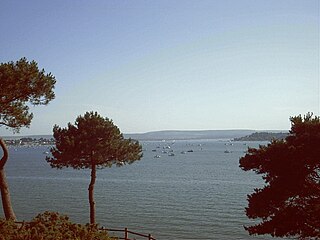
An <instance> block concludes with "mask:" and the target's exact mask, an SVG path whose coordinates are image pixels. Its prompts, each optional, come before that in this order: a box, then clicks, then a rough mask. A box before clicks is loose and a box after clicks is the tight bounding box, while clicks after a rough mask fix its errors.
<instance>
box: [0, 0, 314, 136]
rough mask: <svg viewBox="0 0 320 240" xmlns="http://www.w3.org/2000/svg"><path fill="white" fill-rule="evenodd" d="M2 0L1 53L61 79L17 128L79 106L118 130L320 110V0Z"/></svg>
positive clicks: (260, 126)
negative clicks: (29, 120)
mask: <svg viewBox="0 0 320 240" xmlns="http://www.w3.org/2000/svg"><path fill="white" fill-rule="evenodd" d="M0 1H1V7H0V29H1V36H0V62H9V61H17V60H19V59H20V58H21V57H26V58H27V59H28V60H30V61H31V60H35V61H36V62H38V65H39V67H40V68H41V69H42V68H44V69H45V71H46V72H51V73H52V74H53V75H54V76H55V77H56V80H57V83H56V86H55V94H56V98H55V99H54V100H53V101H52V102H51V103H50V104H49V105H47V106H36V107H33V106H31V107H30V110H31V112H33V114H34V118H33V121H32V123H31V126H30V128H28V129H27V128H23V129H21V131H20V134H21V135H34V134H51V133H52V128H53V125H55V124H57V125H59V126H61V127H65V126H66V125H67V123H68V122H71V123H74V121H75V119H76V117H77V116H79V115H83V114H84V113H85V112H86V111H97V112H98V113H99V114H100V115H102V116H104V117H108V118H109V119H112V120H113V121H114V123H115V124H116V125H117V126H118V127H119V128H120V130H121V131H122V132H124V133H142V132H149V131H157V130H209V129H210V130H213V129H255V130H266V129H268V130H287V129H289V128H290V121H289V117H290V116H296V115H298V114H302V115H304V114H306V113H307V112H313V113H314V114H316V115H319V113H320V107H319V105H320V103H319V102H320V94H319V91H320V90H319V89H320V84H319V44H320V43H319V24H320V23H319V22H320V18H319V1H318V0H299V1H298V0H288V1H287V0H208V1H207V0H199V1H196V0H183V1H180V0H175V1H171V0H168V1H166V0H159V1H150V0H146V1H141V0H135V1H131V0H129V1H126V0H120V1H119V0H114V1H113V0H104V1H102V0H101V1H99V0H93V1H84V0H77V1H76V0H74V1H72V0H70V1H65V0H55V1H51V0H37V1H36V0H30V1H18V0H12V1H4V0H0ZM0 91H1V89H0ZM11 134H12V131H10V130H7V129H5V127H0V135H5V136H6V135H11Z"/></svg>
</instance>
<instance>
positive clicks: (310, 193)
mask: <svg viewBox="0 0 320 240" xmlns="http://www.w3.org/2000/svg"><path fill="white" fill-rule="evenodd" d="M290 120H291V123H292V128H291V131H290V135H289V136H288V137H286V138H285V140H274V141H272V142H271V143H270V144H268V145H267V146H260V147H259V149H254V148H249V149H248V153H247V154H246V155H245V156H244V157H242V158H241V159H240V167H241V168H242V169H243V170H245V171H248V170H253V171H255V172H256V173H257V174H262V175H263V179H264V181H265V182H266V185H265V186H264V187H263V188H262V189H255V190H254V193H252V194H251V195H248V202H249V205H248V207H247V208H246V214H247V216H248V217H249V218H252V219H256V218H260V219H261V220H262V221H261V222H260V223H259V224H257V225H253V226H249V227H246V230H247V231H248V232H249V233H250V234H271V235H272V236H278V237H285V236H296V237H299V238H300V239H309V238H311V239H320V119H319V117H314V116H313V115H312V114H310V113H308V114H307V115H306V116H304V117H301V115H300V116H297V117H292V118H290Z"/></svg>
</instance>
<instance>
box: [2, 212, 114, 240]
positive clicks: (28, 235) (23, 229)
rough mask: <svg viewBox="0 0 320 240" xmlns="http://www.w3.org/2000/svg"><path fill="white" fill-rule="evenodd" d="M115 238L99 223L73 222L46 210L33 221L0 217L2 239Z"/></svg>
mask: <svg viewBox="0 0 320 240" xmlns="http://www.w3.org/2000/svg"><path fill="white" fill-rule="evenodd" d="M58 239H61V240H62V239H63V240H98V239H99V240H114V239H117V238H111V237H109V236H108V233H107V232H105V231H101V230H99V229H98V225H93V224H86V225H82V224H76V223H72V222H71V221H70V220H69V218H68V217H67V216H65V215H60V214H59V213H56V212H44V213H42V214H39V215H37V216H36V217H35V218H34V219H33V220H32V221H31V222H28V223H24V222H23V223H21V224H20V223H19V224H17V223H15V222H14V221H13V220H4V219H0V240H58Z"/></svg>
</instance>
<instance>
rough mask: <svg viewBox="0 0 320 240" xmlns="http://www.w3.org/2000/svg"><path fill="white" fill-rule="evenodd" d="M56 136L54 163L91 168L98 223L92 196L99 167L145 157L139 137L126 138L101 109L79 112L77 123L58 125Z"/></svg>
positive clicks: (92, 214) (50, 159)
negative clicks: (133, 138) (98, 110)
mask: <svg viewBox="0 0 320 240" xmlns="http://www.w3.org/2000/svg"><path fill="white" fill-rule="evenodd" d="M53 136H54V138H55V140H56V147H53V148H52V149H51V154H52V157H47V159H46V160H47V162H49V163H50V165H51V167H54V168H63V167H72V168H75V169H81V168H90V169H91V181H90V184H89V188H88V191H89V204H90V223H91V224H94V223H95V202H94V197H93V191H94V185H95V180H96V168H104V167H111V166H112V165H113V164H116V165H118V166H122V165H124V164H125V163H133V162H134V161H136V160H139V159H140V158H141V157H142V148H141V145H140V144H139V142H138V141H134V140H131V139H124V137H123V135H122V134H121V132H120V130H119V128H118V127H117V126H115V125H114V124H113V122H112V121H111V120H109V119H108V118H103V117H101V116H100V115H99V114H98V113H96V112H95V113H94V112H87V113H85V114H84V116H79V117H78V118H77V119H76V122H75V124H74V125H72V124H71V123H69V124H68V127H67V128H60V127H58V126H55V127H54V128H53Z"/></svg>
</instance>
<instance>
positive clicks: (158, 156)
mask: <svg viewBox="0 0 320 240" xmlns="http://www.w3.org/2000/svg"><path fill="white" fill-rule="evenodd" d="M153 158H161V156H160V155H155V156H154V157H153Z"/></svg>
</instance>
